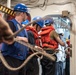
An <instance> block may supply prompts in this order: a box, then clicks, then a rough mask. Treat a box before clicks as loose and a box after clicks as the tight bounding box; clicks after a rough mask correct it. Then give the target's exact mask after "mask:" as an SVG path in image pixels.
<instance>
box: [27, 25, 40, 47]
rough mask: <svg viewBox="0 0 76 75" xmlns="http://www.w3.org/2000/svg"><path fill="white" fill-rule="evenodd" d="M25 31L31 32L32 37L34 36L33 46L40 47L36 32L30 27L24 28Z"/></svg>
mask: <svg viewBox="0 0 76 75" xmlns="http://www.w3.org/2000/svg"><path fill="white" fill-rule="evenodd" d="M26 30H27V31H28V30H30V31H32V32H33V35H34V39H35V44H36V45H37V46H40V41H39V38H38V32H37V31H36V30H35V29H34V28H33V27H30V26H27V27H26Z"/></svg>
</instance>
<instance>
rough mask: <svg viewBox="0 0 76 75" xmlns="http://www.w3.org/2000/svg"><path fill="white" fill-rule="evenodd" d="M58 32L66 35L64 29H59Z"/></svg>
mask: <svg viewBox="0 0 76 75" xmlns="http://www.w3.org/2000/svg"><path fill="white" fill-rule="evenodd" d="M56 32H57V33H58V34H64V31H63V29H57V30H56Z"/></svg>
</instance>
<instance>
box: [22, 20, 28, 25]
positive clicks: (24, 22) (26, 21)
mask: <svg viewBox="0 0 76 75" xmlns="http://www.w3.org/2000/svg"><path fill="white" fill-rule="evenodd" d="M28 23H29V20H25V21H23V22H22V23H21V24H25V25H26V24H28Z"/></svg>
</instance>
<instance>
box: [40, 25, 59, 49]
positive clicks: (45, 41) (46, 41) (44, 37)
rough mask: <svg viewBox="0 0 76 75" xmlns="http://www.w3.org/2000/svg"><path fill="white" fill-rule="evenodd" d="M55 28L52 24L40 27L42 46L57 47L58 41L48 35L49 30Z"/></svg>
mask: <svg viewBox="0 0 76 75" xmlns="http://www.w3.org/2000/svg"><path fill="white" fill-rule="evenodd" d="M53 30H55V29H54V27H53V26H48V27H44V28H42V32H41V33H40V36H41V41H42V47H43V48H52V49H56V48H58V43H57V42H56V41H55V40H53V39H52V38H51V37H50V32H51V31H53Z"/></svg>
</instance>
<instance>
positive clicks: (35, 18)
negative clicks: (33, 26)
mask: <svg viewBox="0 0 76 75" xmlns="http://www.w3.org/2000/svg"><path fill="white" fill-rule="evenodd" d="M38 19H40V20H38ZM33 20H38V21H36V23H37V24H38V25H39V26H40V27H41V28H42V27H43V26H44V20H43V19H42V18H41V17H40V16H36V17H34V18H33Z"/></svg>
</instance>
